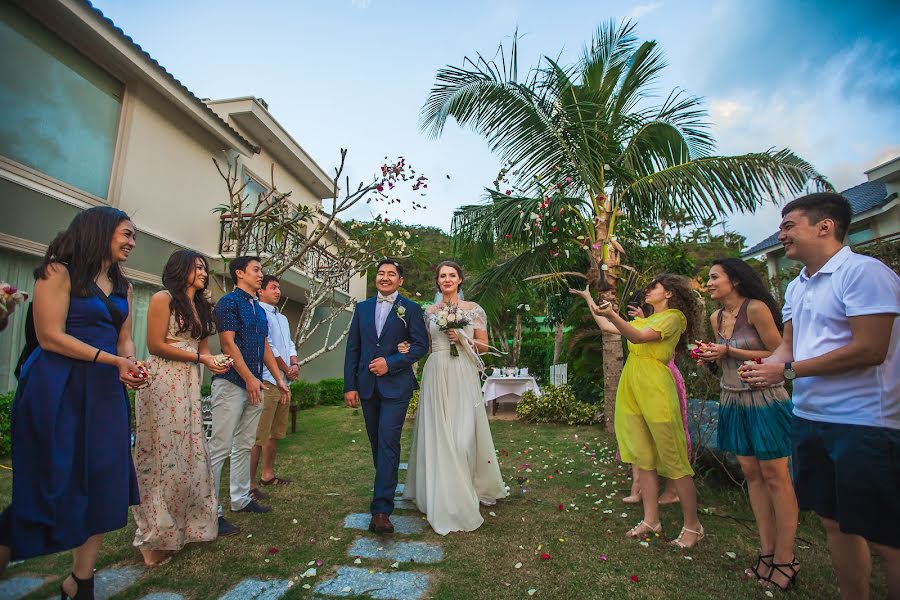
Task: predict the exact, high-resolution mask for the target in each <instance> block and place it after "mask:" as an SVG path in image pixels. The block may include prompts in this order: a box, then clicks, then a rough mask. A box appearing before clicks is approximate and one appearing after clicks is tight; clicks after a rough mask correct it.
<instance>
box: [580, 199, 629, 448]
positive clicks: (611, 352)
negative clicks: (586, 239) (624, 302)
mask: <svg viewBox="0 0 900 600" xmlns="http://www.w3.org/2000/svg"><path fill="white" fill-rule="evenodd" d="M603 200H604V202H603V204H602V205H601V207H600V208H601V211H600V214H599V215H598V216H597V219H596V220H595V231H596V239H597V240H598V241H600V242H601V243H603V244H604V245H605V247H606V248H607V253H606V258H604V257H603V251H602V249H595V250H594V251H593V252H591V267H592V270H593V269H597V270H596V271H595V272H594V273H591V272H588V284H589V285H590V286H591V287H592V288H597V289H598V290H599V292H600V298H601V299H602V300H608V301H609V302H612V304H613V306H615V307H616V309H618V298H617V297H616V281H617V279H618V278H619V276H620V274H619V265H620V264H621V263H620V252H621V249H622V247H621V246H620V245H619V244H618V243H617V242H616V241H615V238H612V239H611V236H610V231H609V225H610V221H611V220H612V217H613V214H612V204H611V202H610V201H609V199H607V198H603ZM595 265H596V266H595ZM604 267H605V268H604ZM594 277H596V279H594ZM602 339H603V416H604V420H605V423H606V430H607V431H610V432H615V430H616V422H615V416H616V391H617V390H618V387H619V379H620V378H621V377H622V367H623V366H624V362H625V361H624V356H625V354H624V351H623V348H622V336H621V335H618V334H610V333H604V334H603V338H602Z"/></svg>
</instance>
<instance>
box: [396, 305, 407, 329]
mask: <svg viewBox="0 0 900 600" xmlns="http://www.w3.org/2000/svg"><path fill="white" fill-rule="evenodd" d="M394 312H395V313H397V318H399V319H400V320H401V321H403V324H404V325H406V326H407V327H409V325H408V324H407V323H406V319H404V318H403V317H405V316H406V307H405V306H403V305H402V304H400V303H399V302H398V303H397V304H395V305H394Z"/></svg>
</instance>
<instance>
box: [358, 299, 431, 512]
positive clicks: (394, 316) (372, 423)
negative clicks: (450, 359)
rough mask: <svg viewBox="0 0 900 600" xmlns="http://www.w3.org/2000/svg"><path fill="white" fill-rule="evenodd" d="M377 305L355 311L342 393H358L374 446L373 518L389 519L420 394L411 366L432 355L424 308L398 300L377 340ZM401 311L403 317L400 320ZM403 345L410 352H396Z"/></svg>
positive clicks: (365, 304)
mask: <svg viewBox="0 0 900 600" xmlns="http://www.w3.org/2000/svg"><path fill="white" fill-rule="evenodd" d="M377 304H378V303H377V301H376V299H375V298H369V299H368V300H364V301H362V302H360V303H359V304H357V305H356V312H354V313H353V321H352V322H351V323H350V331H349V332H348V333H347V353H346V355H345V357H344V391H345V392H352V391H356V392H358V393H359V398H360V402H361V404H362V410H363V416H364V417H365V420H366V431H367V432H368V434H369V443H371V445H372V459H373V461H374V462H375V492H374V494H373V496H372V506H371V512H372V514H373V515H376V514H379V513H384V514H387V515H390V514H391V513H392V512H393V511H394V494H395V492H396V489H397V470H398V469H399V467H400V433H401V431H402V430H403V421H404V419H405V418H406V410H407V408H408V407H409V400H410V398H412V394H413V391H414V390H416V389H418V388H419V386H418V383H417V382H416V376H415V374H414V373H413V371H412V365H413V363H415V362H416V361H418V360H419V359H420V358H422V357H423V356H425V353H426V352H428V331H427V330H426V329H425V321H424V318H423V314H422V308H421V307H420V306H419V305H418V304H416V303H415V302H413V301H411V300H409V299H407V298H404V297H403V296H400V295H399V294H398V295H397V299H396V301H395V302H394V305H393V306H392V307H391V310H390V312H389V313H388V316H387V320H386V321H385V323H384V326H383V327H382V329H381V335H380V336H379V335H378V333H377V330H376V325H375V307H376V305H377ZM398 309H401V310H400V312H404V311H405V314H403V315H402V317H403V318H402V319H401V318H400V315H399V314H398ZM400 342H409V344H410V348H409V352H407V353H406V354H403V353H400V352H399V351H398V350H397V345H398V344H400ZM376 358H384V359H385V362H386V363H387V367H388V372H387V373H385V374H384V375H381V376H380V377H379V376H376V375H375V374H373V373H372V372H371V371H369V363H370V362H372V361H373V360H374V359H376Z"/></svg>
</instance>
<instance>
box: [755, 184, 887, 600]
mask: <svg viewBox="0 0 900 600" xmlns="http://www.w3.org/2000/svg"><path fill="white" fill-rule="evenodd" d="M851 214H852V213H851V209H850V204H849V203H848V202H847V200H846V199H845V198H844V197H843V196H840V195H839V194H834V193H818V194H811V195H809V196H804V197H802V198H798V199H797V200H794V201H793V202H790V203H789V204H787V205H786V206H785V207H784V209H783V210H782V212H781V215H782V221H781V225H780V229H781V233H780V235H779V237H778V239H779V241H780V242H781V243H782V244H783V245H784V249H785V253H786V255H787V257H788V258H791V259H794V260H797V261H800V262H801V263H803V265H804V267H803V270H802V271H801V272H800V275H799V276H798V277H797V278H796V279H795V280H794V281H792V282H791V284H790V285H789V286H788V288H787V291H786V292H785V303H784V308H783V313H784V338H783V340H782V343H781V345H780V346H779V347H778V348H777V349H776V350H775V352H774V353H773V354H772V356H771V357H769V358H767V359H763V364H761V365H749V366H746V367H743V368H742V369H741V374H742V377H744V379H745V381H747V382H748V383H749V384H750V385H751V386H762V387H765V386H769V385H773V384H776V383H779V382H781V381H782V380H784V379H788V380H794V381H793V384H794V387H793V402H794V417H793V422H792V427H793V432H792V435H793V445H794V455H793V469H794V487H795V489H796V492H797V501H798V504H799V505H800V509H801V510H813V511H815V512H816V513H817V514H818V515H819V517H820V518H821V520H822V524H823V525H824V527H825V531H826V533H827V535H828V549H829V552H830V553H831V561H832V565H833V567H834V571H835V575H836V576H837V580H838V586H839V587H840V593H841V597H842V598H845V599H848V600H849V599H851V598H852V599H854V600H860V599H865V598H868V597H869V578H870V574H871V569H872V564H871V556H870V549H871V550H872V551H874V552H876V553H878V554H879V555H880V556H881V558H882V561H883V564H884V571H885V575H886V578H887V582H888V594H889V596H890V597H891V598H895V599H896V598H900V518H898V517H900V319H897V316H898V315H900V277H898V276H897V274H896V273H894V272H893V271H892V270H891V269H889V268H888V267H887V266H885V265H884V264H883V263H881V262H880V261H878V260H875V259H873V258H870V257H867V256H863V255H860V254H855V253H854V252H853V251H851V250H850V248H847V247H844V246H843V244H842V242H843V240H844V237H845V236H846V234H847V228H848V227H849V225H850V217H851ZM798 566H799V564H798V563H796V562H792V563H789V564H785V565H773V568H772V573H771V575H770V580H771V581H772V583H775V584H776V585H779V586H780V587H786V586H789V585H790V584H792V583H793V579H794V577H795V576H796V573H797V567H798Z"/></svg>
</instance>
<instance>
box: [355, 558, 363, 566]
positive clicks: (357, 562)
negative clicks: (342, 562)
mask: <svg viewBox="0 0 900 600" xmlns="http://www.w3.org/2000/svg"><path fill="white" fill-rule="evenodd" d="M353 564H354V565H361V564H362V559H361V558H357V559H354V561H353Z"/></svg>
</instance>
